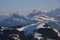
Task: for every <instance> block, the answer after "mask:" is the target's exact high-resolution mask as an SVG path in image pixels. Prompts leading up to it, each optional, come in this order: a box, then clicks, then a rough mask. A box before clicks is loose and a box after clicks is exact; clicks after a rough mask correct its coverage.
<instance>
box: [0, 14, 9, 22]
mask: <svg viewBox="0 0 60 40" xmlns="http://www.w3.org/2000/svg"><path fill="white" fill-rule="evenodd" d="M6 18H8V16H6V15H0V22H1V21H3V20H4V19H6Z"/></svg>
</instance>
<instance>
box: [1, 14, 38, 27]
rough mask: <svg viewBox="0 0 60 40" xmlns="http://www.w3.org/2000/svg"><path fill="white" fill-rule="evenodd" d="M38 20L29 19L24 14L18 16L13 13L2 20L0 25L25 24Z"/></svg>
mask: <svg viewBox="0 0 60 40" xmlns="http://www.w3.org/2000/svg"><path fill="white" fill-rule="evenodd" d="M36 22H38V21H36V20H30V19H28V18H27V17H24V16H22V15H21V16H19V15H18V14H13V15H12V16H11V17H9V18H7V19H5V20H3V21H2V22H1V23H0V25H2V26H5V27H13V26H17V25H19V26H26V25H29V24H33V23H36Z"/></svg>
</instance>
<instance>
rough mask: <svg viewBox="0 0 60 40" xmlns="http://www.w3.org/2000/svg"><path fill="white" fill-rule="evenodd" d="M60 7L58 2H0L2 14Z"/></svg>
mask: <svg viewBox="0 0 60 40" xmlns="http://www.w3.org/2000/svg"><path fill="white" fill-rule="evenodd" d="M58 7H60V3H59V2H58V1H57V0H0V12H5V11H17V10H34V9H37V10H41V9H55V8H58Z"/></svg>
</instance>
